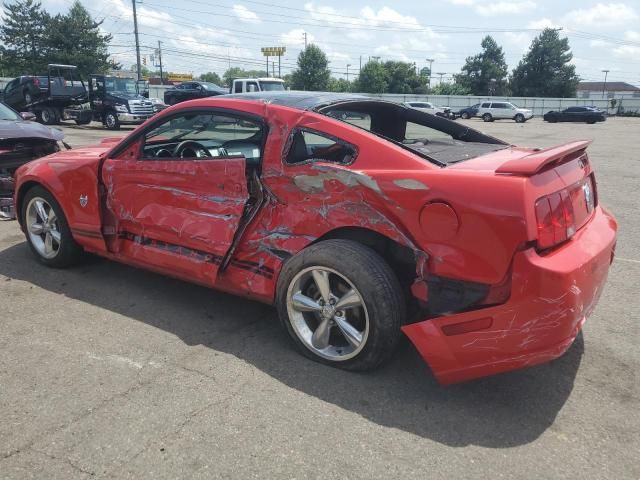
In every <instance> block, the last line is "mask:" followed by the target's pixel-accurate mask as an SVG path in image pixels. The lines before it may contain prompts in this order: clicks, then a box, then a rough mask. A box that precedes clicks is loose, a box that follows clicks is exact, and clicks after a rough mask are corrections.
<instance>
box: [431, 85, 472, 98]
mask: <svg viewBox="0 0 640 480" xmlns="http://www.w3.org/2000/svg"><path fill="white" fill-rule="evenodd" d="M431 93H433V94H434V95H469V94H470V93H471V91H470V90H469V89H468V88H467V87H465V86H464V85H460V84H459V83H455V82H453V83H442V84H438V85H436V86H435V87H433V88H432V89H431Z"/></svg>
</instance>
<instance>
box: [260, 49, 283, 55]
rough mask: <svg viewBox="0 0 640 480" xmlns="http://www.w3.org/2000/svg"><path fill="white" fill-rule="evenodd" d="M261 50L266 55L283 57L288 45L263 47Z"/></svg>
mask: <svg viewBox="0 0 640 480" xmlns="http://www.w3.org/2000/svg"><path fill="white" fill-rule="evenodd" d="M260 51H261V52H262V55H264V56H265V57H281V56H283V55H284V54H285V53H286V51H287V47H262V48H261V49H260Z"/></svg>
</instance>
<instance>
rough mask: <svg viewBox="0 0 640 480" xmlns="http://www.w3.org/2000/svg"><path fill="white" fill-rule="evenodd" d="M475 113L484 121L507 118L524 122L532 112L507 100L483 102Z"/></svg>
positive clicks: (531, 115)
mask: <svg viewBox="0 0 640 480" xmlns="http://www.w3.org/2000/svg"><path fill="white" fill-rule="evenodd" d="M477 115H478V117H480V118H482V120H484V121H485V122H493V121H494V120H498V119H503V118H508V119H510V120H515V121H516V122H518V123H524V122H526V121H527V120H529V119H530V118H532V117H533V112H532V111H531V110H527V109H526V108H518V107H516V106H515V105H514V104H513V103H509V102H484V103H482V104H481V105H480V108H479V109H478V114H477Z"/></svg>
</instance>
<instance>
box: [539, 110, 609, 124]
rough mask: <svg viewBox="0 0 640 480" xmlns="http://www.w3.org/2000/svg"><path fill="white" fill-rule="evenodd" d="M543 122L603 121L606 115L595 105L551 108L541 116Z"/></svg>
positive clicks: (590, 122) (591, 122)
mask: <svg viewBox="0 0 640 480" xmlns="http://www.w3.org/2000/svg"><path fill="white" fill-rule="evenodd" d="M542 118H543V119H544V121H545V122H550V123H556V122H582V123H589V124H593V123H596V122H604V121H605V120H606V119H607V115H606V113H605V112H603V111H602V110H600V109H598V108H596V107H569V108H565V109H564V110H562V111H560V112H556V111H555V110H551V111H550V112H547V113H545V114H544V116H543V117H542Z"/></svg>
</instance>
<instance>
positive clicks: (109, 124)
mask: <svg viewBox="0 0 640 480" xmlns="http://www.w3.org/2000/svg"><path fill="white" fill-rule="evenodd" d="M104 126H105V127H106V128H107V130H120V120H118V114H117V113H116V112H107V113H106V114H105V116H104Z"/></svg>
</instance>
